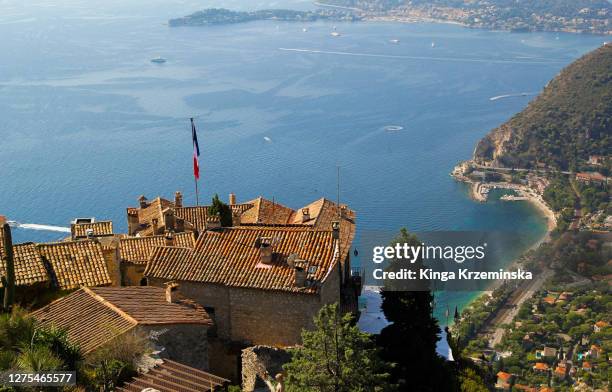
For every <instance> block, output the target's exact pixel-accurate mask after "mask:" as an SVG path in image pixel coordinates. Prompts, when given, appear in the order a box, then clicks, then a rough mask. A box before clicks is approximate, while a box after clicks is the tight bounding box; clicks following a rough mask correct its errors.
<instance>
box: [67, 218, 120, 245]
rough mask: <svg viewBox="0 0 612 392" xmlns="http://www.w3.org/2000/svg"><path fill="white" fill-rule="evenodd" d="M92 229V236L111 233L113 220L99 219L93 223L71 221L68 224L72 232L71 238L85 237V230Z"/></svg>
mask: <svg viewBox="0 0 612 392" xmlns="http://www.w3.org/2000/svg"><path fill="white" fill-rule="evenodd" d="M89 229H91V230H93V235H94V236H102V235H112V234H113V222H111V221H100V222H94V223H76V224H75V223H73V224H71V225H70V232H71V233H72V239H73V240H74V239H78V238H86V237H87V230H89Z"/></svg>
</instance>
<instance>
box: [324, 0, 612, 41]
mask: <svg viewBox="0 0 612 392" xmlns="http://www.w3.org/2000/svg"><path fill="white" fill-rule="evenodd" d="M319 3H324V4H328V5H333V6H339V7H348V8H351V9H354V8H356V9H360V10H363V11H364V12H365V13H366V14H367V16H373V17H381V16H382V17H384V16H387V17H392V18H393V20H402V19H413V20H415V19H416V20H418V19H423V20H437V21H453V22H458V23H461V24H464V25H466V26H470V27H476V28H486V29H494V30H510V31H566V32H573V33H595V34H608V35H609V34H612V26H611V25H610V18H611V17H612V3H611V2H609V1H608V0H319Z"/></svg>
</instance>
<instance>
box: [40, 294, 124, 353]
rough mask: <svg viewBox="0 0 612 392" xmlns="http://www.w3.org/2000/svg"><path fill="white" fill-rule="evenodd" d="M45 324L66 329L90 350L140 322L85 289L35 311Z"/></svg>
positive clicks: (85, 351)
mask: <svg viewBox="0 0 612 392" xmlns="http://www.w3.org/2000/svg"><path fill="white" fill-rule="evenodd" d="M32 316H33V317H35V318H36V319H37V320H38V321H39V322H40V323H41V324H42V325H45V326H51V325H54V326H56V327H60V328H64V329H66V330H67V332H68V337H69V338H70V340H71V341H72V342H73V343H76V344H78V345H79V346H80V347H81V349H82V350H83V352H84V353H89V352H91V351H93V350H94V349H96V348H97V347H99V346H101V345H103V344H104V343H106V342H108V341H110V340H111V339H113V338H115V337H116V336H119V335H121V334H123V333H124V332H127V331H129V330H130V329H132V328H134V326H135V325H136V322H135V321H134V320H130V319H129V318H126V317H124V316H123V315H121V314H119V313H117V312H116V311H114V310H113V309H112V308H110V307H108V306H104V305H103V304H102V303H101V302H100V301H98V300H97V299H96V298H95V297H94V296H92V295H91V292H89V291H86V290H84V289H81V290H78V291H76V292H74V293H72V294H70V295H67V296H65V297H63V298H60V299H58V300H56V301H54V302H52V303H50V304H49V305H47V306H45V307H44V308H41V309H39V310H37V311H35V312H34V313H32Z"/></svg>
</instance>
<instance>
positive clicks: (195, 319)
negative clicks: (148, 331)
mask: <svg viewBox="0 0 612 392" xmlns="http://www.w3.org/2000/svg"><path fill="white" fill-rule="evenodd" d="M90 290H91V292H92V293H94V294H96V295H98V296H100V297H101V298H102V299H103V300H105V301H108V302H109V303H111V304H112V305H114V306H116V307H117V308H118V309H120V310H121V311H123V312H125V313H126V314H128V315H129V316H130V317H132V318H133V319H134V320H135V321H136V322H137V323H138V324H141V325H154V324H203V325H211V324H212V321H211V319H210V317H208V314H207V313H206V311H205V310H204V308H203V307H202V306H201V305H198V304H197V303H196V302H194V301H192V300H189V299H186V298H184V297H182V296H179V299H178V300H177V301H176V302H168V301H166V290H165V289H163V288H161V287H153V286H127V287H94V288H91V289H90Z"/></svg>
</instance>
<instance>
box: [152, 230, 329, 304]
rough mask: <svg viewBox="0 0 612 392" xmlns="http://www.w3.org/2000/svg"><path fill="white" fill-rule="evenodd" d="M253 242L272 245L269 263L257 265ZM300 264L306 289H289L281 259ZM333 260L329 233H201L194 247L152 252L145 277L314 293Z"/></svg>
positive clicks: (290, 278) (288, 271) (290, 271)
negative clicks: (305, 274)
mask: <svg viewBox="0 0 612 392" xmlns="http://www.w3.org/2000/svg"><path fill="white" fill-rule="evenodd" d="M258 238H270V239H272V243H273V252H274V257H273V261H272V263H270V264H268V265H265V264H262V263H261V262H260V249H259V248H257V247H256V246H255V242H256V240H257V239H258ZM292 253H295V254H297V255H298V257H299V259H302V260H306V261H307V264H308V265H307V266H306V269H307V270H308V267H311V268H310V270H309V271H308V272H309V274H308V278H309V279H311V281H312V282H313V283H312V284H311V285H309V286H308V287H297V286H296V285H295V277H294V268H292V267H290V266H289V265H287V257H288V256H289V255H290V254H292ZM338 260H339V253H338V252H337V241H336V240H334V239H333V237H332V231H323V230H315V229H313V228H309V227H303V226H301V227H300V226H283V227H277V226H265V227H262V226H241V227H233V228H224V229H221V230H220V231H207V232H204V233H202V235H201V236H200V238H199V239H198V241H197V243H196V247H195V249H194V250H193V251H192V250H189V249H184V248H171V247H161V248H156V250H155V252H154V253H153V256H152V258H151V260H150V261H149V263H148V265H147V268H146V270H145V273H144V274H145V276H147V277H154V278H160V279H168V280H184V281H194V282H207V283H217V284H223V285H227V286H232V287H249V288H258V289H265V290H284V291H291V292H302V293H316V292H318V288H319V286H320V284H321V283H322V282H323V281H324V280H325V279H326V278H327V276H328V274H329V273H330V272H331V271H332V269H333V267H335V265H336V263H337V262H338Z"/></svg>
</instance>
